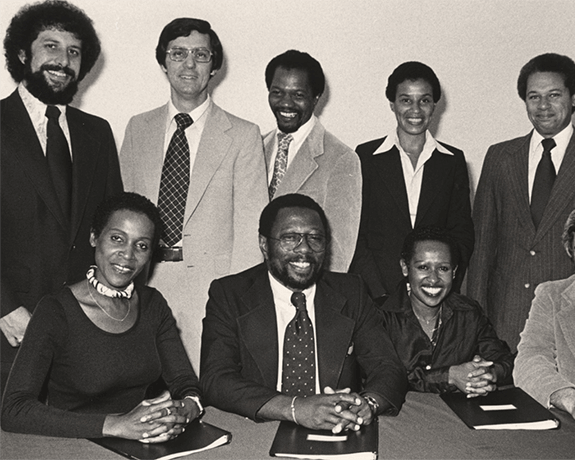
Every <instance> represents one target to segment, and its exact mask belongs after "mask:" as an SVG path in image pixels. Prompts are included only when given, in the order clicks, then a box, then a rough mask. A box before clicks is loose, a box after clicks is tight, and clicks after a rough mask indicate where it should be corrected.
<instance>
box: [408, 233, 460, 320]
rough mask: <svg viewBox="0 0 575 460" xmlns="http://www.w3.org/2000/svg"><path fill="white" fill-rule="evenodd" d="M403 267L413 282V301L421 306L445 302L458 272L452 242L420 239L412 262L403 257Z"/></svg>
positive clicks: (433, 305)
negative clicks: (450, 247)
mask: <svg viewBox="0 0 575 460" xmlns="http://www.w3.org/2000/svg"><path fill="white" fill-rule="evenodd" d="M401 270H402V272H403V276H407V278H408V281H409V284H410V285H411V293H410V299H411V302H412V305H413V306H414V307H416V308H418V309H419V310H425V308H435V307H438V306H439V305H441V302H442V301H443V299H444V298H445V297H446V296H447V294H449V291H451V286H452V284H453V278H454V276H455V267H453V265H452V263H451V254H450V252H449V246H448V245H447V244H446V243H442V242H439V241H419V242H417V243H416V244H415V247H414V251H413V257H412V258H411V260H410V261H409V265H408V264H406V263H405V261H404V260H401Z"/></svg>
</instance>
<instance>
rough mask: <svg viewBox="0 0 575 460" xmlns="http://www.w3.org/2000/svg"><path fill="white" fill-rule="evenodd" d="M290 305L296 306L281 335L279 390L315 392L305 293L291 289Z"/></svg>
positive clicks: (289, 393)
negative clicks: (281, 361) (281, 350)
mask: <svg viewBox="0 0 575 460" xmlns="http://www.w3.org/2000/svg"><path fill="white" fill-rule="evenodd" d="M291 302H292V304H293V305H294V306H295V307H296V308H297V311H296V314H295V316H294V318H293V319H292V320H291V321H290V322H289V324H288V325H287V327H286V332H285V336H284V351H283V369H282V391H283V393H285V394H287V395H291V396H311V395H314V394H315V357H314V356H315V346H314V340H313V326H312V324H311V321H310V319H309V316H308V314H307V310H306V306H305V294H304V293H303V292H294V293H293V294H292V296H291Z"/></svg>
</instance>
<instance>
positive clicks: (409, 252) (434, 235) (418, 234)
mask: <svg viewBox="0 0 575 460" xmlns="http://www.w3.org/2000/svg"><path fill="white" fill-rule="evenodd" d="M421 241H437V242H439V243H444V244H446V245H447V246H448V247H449V253H450V256H451V265H453V266H454V267H456V266H457V265H459V260H460V257H461V253H460V250H459V245H458V244H457V242H456V241H455V239H454V238H453V237H452V236H451V235H450V234H449V233H448V231H447V230H446V229H444V228H441V227H433V226H428V227H416V228H415V229H414V230H412V231H411V232H410V233H408V235H407V236H406V237H405V240H404V241H403V248H402V249H401V258H402V259H403V260H404V261H405V263H406V265H408V266H409V264H410V262H411V259H412V258H413V255H414V254H415V245H416V244H417V243H419V242H421Z"/></svg>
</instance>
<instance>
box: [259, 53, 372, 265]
mask: <svg viewBox="0 0 575 460" xmlns="http://www.w3.org/2000/svg"><path fill="white" fill-rule="evenodd" d="M265 78H266V86H267V88H268V102H269V106H270V108H271V110H272V113H273V114H274V116H275V118H276V121H277V126H278V127H277V129H274V130H273V131H271V132H270V133H268V134H267V135H266V136H265V138H264V151H265V156H266V163H267V168H268V185H269V196H270V200H271V199H272V198H274V197H278V196H280V195H285V194H287V193H302V194H304V195H307V196H310V197H311V198H313V199H314V200H316V201H317V202H318V203H319V204H320V205H321V206H322V207H323V209H324V210H325V213H326V214H327V218H328V219H329V222H330V225H331V227H332V234H333V238H332V250H331V254H330V257H329V259H328V260H327V261H326V267H327V268H329V269H330V270H333V271H338V272H347V271H348V269H349V265H350V264H351V260H352V257H353V253H354V251H355V245H356V242H357V235H358V231H359V220H360V214H361V170H360V162H359V158H358V156H357V155H356V154H355V152H354V151H353V150H352V149H350V148H349V147H348V146H347V145H345V144H344V143H343V142H341V141H340V140H339V139H337V138H336V137H335V136H334V135H333V134H331V133H330V132H328V131H326V129H325V128H324V127H323V125H322V124H321V122H320V121H319V120H318V118H317V117H316V116H315V115H314V110H315V107H316V105H317V104H318V102H319V100H320V98H321V95H322V94H323V91H324V88H325V76H324V74H323V70H322V68H321V65H320V63H319V62H318V61H317V60H316V59H314V58H313V57H312V56H310V55H309V54H308V53H303V52H301V51H297V50H288V51H286V52H285V53H282V54H280V55H279V56H276V57H275V58H273V59H272V60H271V61H270V62H269V64H268V65H267V67H266V71H265Z"/></svg>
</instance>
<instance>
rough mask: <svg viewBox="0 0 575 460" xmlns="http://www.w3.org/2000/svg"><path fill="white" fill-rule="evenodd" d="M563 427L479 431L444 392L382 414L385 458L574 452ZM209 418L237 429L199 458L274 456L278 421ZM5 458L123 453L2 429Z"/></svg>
mask: <svg viewBox="0 0 575 460" xmlns="http://www.w3.org/2000/svg"><path fill="white" fill-rule="evenodd" d="M554 414H555V415H556V416H557V417H558V418H559V419H560V420H561V428H560V429H558V430H550V431H476V430H471V429H469V428H467V426H466V425H465V424H464V423H463V422H462V421H461V420H459V418H458V417H457V416H456V415H455V414H454V413H453V412H452V411H451V409H449V407H447V405H445V403H444V402H443V401H442V400H441V399H440V398H439V396H438V395H435V394H428V393H415V392H410V393H408V394H407V400H406V403H405V404H404V406H403V408H402V410H401V412H400V414H399V415H398V416H397V417H380V418H379V458H380V459H388V458H389V459H416V458H426V459H449V458H454V459H466V458H489V459H495V458H506V459H513V458H518V459H524V458H534V459H543V458H553V459H558V458H571V459H572V458H574V457H575V420H573V418H571V417H570V416H569V415H567V414H565V413H563V412H560V411H554ZM204 419H205V420H206V421H207V422H209V423H212V424H214V425H217V426H219V427H221V428H223V429H226V430H228V431H231V432H232V442H231V444H228V445H226V446H222V447H218V448H217V449H213V450H210V451H207V452H201V453H199V454H196V455H190V456H188V457H182V458H187V459H190V460H199V459H208V460H209V459H230V460H236V459H237V460H246V459H250V460H251V459H254V460H258V459H262V460H263V459H269V458H270V457H269V454H268V453H269V449H270V447H271V444H272V440H273V438H274V436H275V432H276V430H277V427H278V422H268V423H255V422H252V421H251V420H247V419H245V418H243V417H240V416H238V415H235V414H230V413H227V412H222V411H219V410H217V409H214V408H208V411H207V413H206V415H205V418H204ZM0 441H1V446H0V458H2V460H8V459H10V460H13V459H14V460H19V459H26V460H30V459H42V460H52V459H53V460H83V459H88V460H96V459H98V460H99V459H102V460H108V459H109V460H119V459H120V458H123V457H121V456H119V455H117V454H115V453H113V452H111V451H109V450H106V449H104V448H102V447H100V446H97V445H96V444H93V443H92V442H90V441H88V440H85V439H59V438H49V437H44V436H33V435H23V434H15V433H5V432H2V433H1V437H0Z"/></svg>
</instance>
